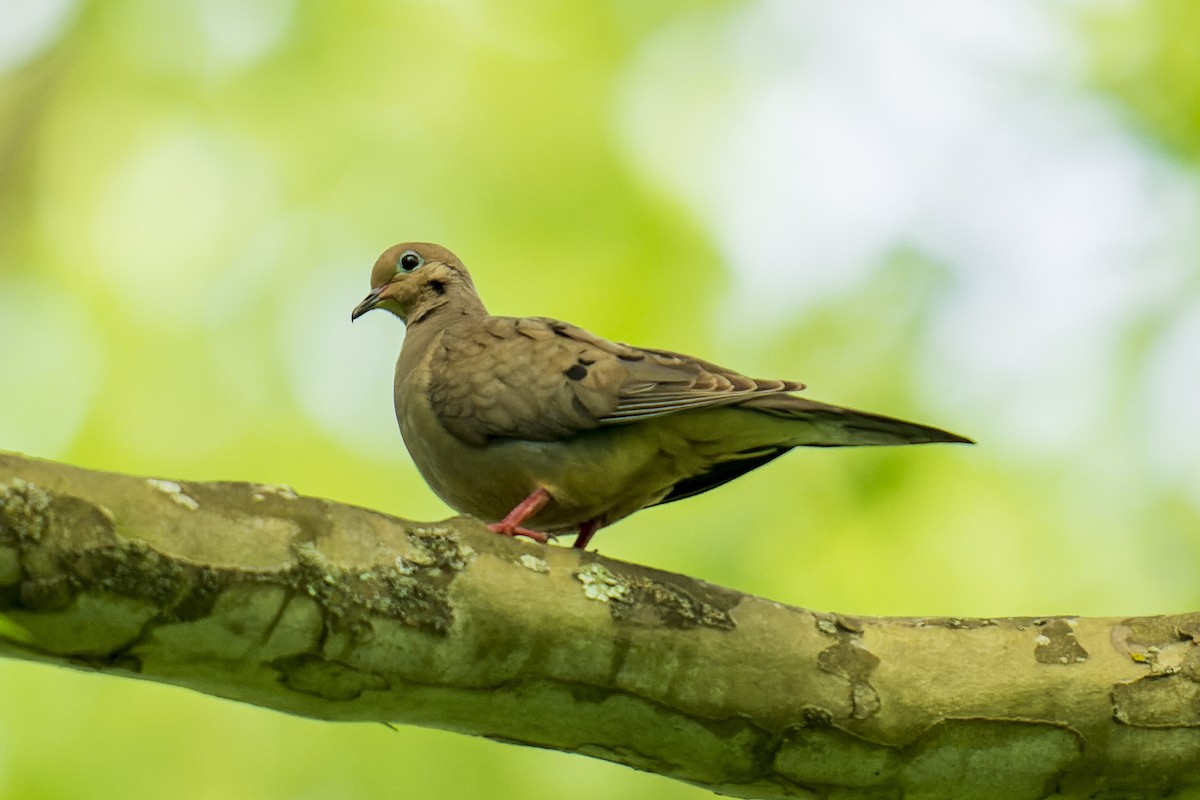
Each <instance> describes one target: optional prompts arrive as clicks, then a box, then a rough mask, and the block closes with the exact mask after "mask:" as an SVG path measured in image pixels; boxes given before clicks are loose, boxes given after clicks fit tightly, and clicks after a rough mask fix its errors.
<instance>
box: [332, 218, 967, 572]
mask: <svg viewBox="0 0 1200 800" xmlns="http://www.w3.org/2000/svg"><path fill="white" fill-rule="evenodd" d="M377 308H382V309H385V310H387V311H389V312H391V313H392V314H394V315H395V316H397V317H399V318H400V319H401V320H402V321H403V322H404V324H405V335H404V340H403V343H402V346H401V348H400V355H399V358H398V359H397V361H396V372H395V383H394V400H395V410H396V419H397V422H398V423H399V426H400V434H401V436H402V438H403V440H404V444H405V446H406V447H407V448H408V452H409V454H410V455H411V456H412V460H413V462H414V463H415V464H416V467H417V470H418V471H419V472H420V473H421V476H422V477H423V478H424V479H425V481H426V482H427V483H428V484H429V486H430V488H432V489H433V491H434V493H436V494H437V495H438V496H439V497H441V499H442V500H444V501H445V502H446V504H447V505H449V506H450V507H452V508H453V509H455V510H456V511H458V512H459V513H460V514H466V515H469V516H472V517H475V518H477V519H479V520H481V521H483V522H485V523H486V524H487V526H488V528H489V529H490V530H492V531H493V532H495V533H498V534H503V535H506V536H522V537H527V538H529V539H532V540H534V541H537V542H542V543H545V542H547V541H548V540H549V539H550V538H552V537H557V536H558V535H565V534H569V533H576V534H577V535H576V538H575V541H574V546H575V547H577V548H581V549H582V548H586V547H587V545H588V543H589V542H590V541H591V539H592V537H593V535H595V533H596V531H597V530H599V529H600V528H602V527H604V526H607V525H611V524H613V523H614V522H617V521H618V520H620V519H623V518H625V517H627V516H629V515H630V514H632V513H634V512H635V511H639V510H641V509H643V508H648V507H650V506H656V505H662V504H664V503H671V502H675V501H676V500H683V499H685V498H689V497H694V496H696V495H698V494H701V493H702V492H707V491H708V490H710V489H714V488H716V487H718V486H720V485H722V484H724V483H727V482H729V481H731V480H733V479H735V478H738V477H740V476H742V475H745V474H746V473H748V472H750V471H751V470H754V469H757V468H758V467H761V466H763V465H764V464H766V463H768V462H770V461H773V460H774V459H776V458H778V457H779V456H781V455H783V454H784V453H786V452H787V451H788V450H791V449H792V448H793V447H840V446H853V445H901V444H925V443H932V442H958V443H965V444H971V443H972V441H971V440H970V439H968V438H966V437H964V436H959V435H958V434H955V433H950V432H948V431H944V430H941V429H938V428H934V427H930V426H927V425H920V424H917V423H913V422H905V421H903V420H899V419H893V418H891V417H886V416H882V415H879V414H872V413H868V412H864V411H855V410H853V409H848V408H842V407H839V406H835V405H829V404H826V403H821V402H818V401H815V400H809V399H807V398H803V397H799V396H797V395H796V394H795V393H796V392H799V391H800V390H802V389H803V388H804V385H803V384H802V383H799V382H797V381H790V380H761V379H756V378H750V377H747V376H745V375H742V374H740V373H738V372H735V371H734V370H731V369H727V368H725V367H722V366H719V365H717V364H714V363H711V362H709V361H705V360H703V359H700V358H695V357H692V356H688V355H684V354H682V353H676V352H671V351H669V350H654V349H650V348H643V347H634V346H632V345H628V344H622V343H619V342H615V341H609V340H607V339H603V338H601V337H599V336H596V335H594V334H592V333H589V332H588V331H586V330H584V329H583V328H580V327H577V326H575V325H571V324H569V323H567V322H562V321H560V320H556V319H551V318H548V317H510V316H493V315H491V314H489V313H488V311H487V309H486V308H485V307H484V304H483V301H482V300H481V299H480V298H479V294H478V292H477V291H476V290H475V284H474V282H473V280H472V278H471V274H470V273H469V272H468V271H467V268H466V267H465V266H464V265H463V262H462V261H461V260H459V258H458V257H457V256H456V255H454V254H453V253H452V252H450V251H449V250H447V249H446V248H445V247H442V246H441V245H437V244H432V243H428V242H405V243H401V244H397V245H393V246H392V247H389V248H388V249H387V250H385V251H384V252H383V254H382V255H380V256H379V258H378V260H376V262H375V265H374V267H373V268H372V270H371V291H370V293H369V294H367V296H366V297H365V298H364V299H363V301H362V302H361V303H359V304H358V305H357V306H356V307H355V308H354V310H353V311H352V312H351V321H353V320H356V319H358V318H359V317H361V316H362V315H363V314H365V313H367V312H368V311H371V310H373V309H377Z"/></svg>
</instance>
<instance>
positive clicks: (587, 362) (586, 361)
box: [579, 356, 596, 367]
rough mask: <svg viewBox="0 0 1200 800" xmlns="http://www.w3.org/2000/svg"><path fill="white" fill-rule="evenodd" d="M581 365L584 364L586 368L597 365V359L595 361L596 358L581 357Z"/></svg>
mask: <svg viewBox="0 0 1200 800" xmlns="http://www.w3.org/2000/svg"><path fill="white" fill-rule="evenodd" d="M579 363H580V364H583V365H584V366H585V367H590V366H591V365H592V364H595V363H596V359H594V358H584V357H583V356H580V357H579Z"/></svg>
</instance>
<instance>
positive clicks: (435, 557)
mask: <svg viewBox="0 0 1200 800" xmlns="http://www.w3.org/2000/svg"><path fill="white" fill-rule="evenodd" d="M1198 638H1200V614H1183V615H1177V616H1163V617H1142V618H1129V619H1086V618H1071V617H1044V618H1005V619H930V618H924V619H918V618H866V617H857V618H851V617H846V616H842V615H839V614H826V613H818V612H814V611H808V610H804V609H799V608H792V607H788V606H784V605H780V604H778V603H773V602H770V601H768V600H763V599H760V598H757V597H752V596H748V595H744V594H741V593H738V592H735V591H732V590H729V589H724V588H720V587H717V586H712V585H710V584H706V583H704V582H702V581H699V580H696V579H693V578H688V577H685V576H680V575H672V574H669V573H664V572H660V571H657V570H653V569H648V568H646V567H640V566H636V565H632V564H625V563H621V562H619V561H614V560H612V559H608V558H604V557H602V556H599V555H597V554H595V553H580V552H578V551H574V550H571V549H568V548H563V547H553V546H549V547H548V546H543V545H538V544H534V543H531V542H525V541H514V540H510V539H506V538H504V537H500V536H496V535H494V534H491V533H489V532H488V531H487V530H486V529H484V528H483V526H481V525H479V524H478V523H475V522H473V521H470V520H465V519H454V520H448V521H445V522H439V523H416V522H410V521H406V520H400V519H395V518H392V517H388V516H385V515H382V514H379V513H376V512H372V511H368V510H364V509H360V508H354V507H351V506H345V505H341V504H338V503H334V502H330V501H327V500H319V499H315V498H308V497H298V496H296V495H295V494H294V493H293V492H291V490H289V489H287V488H286V487H274V486H263V485H257V484H244V483H173V482H169V481H158V480H151V479H144V478H135V477H128V476H122V475H114V474H109V473H102V472H95V471H89V470H83V469H78V468H75V467H70V466H66V465H62V464H56V463H51V462H45V461H38V460H34V459H29V458H25V457H22V456H18V455H10V454H0V655H4V656H9V657H14V658H24V659H31V660H36V661H43V662H47V663H53V664H58V665H62V666H69V667H75V668H78V669H86V670H93V671H99V672H110V673H116V674H122V675H130V676H135V677H140V678H146V679H149V680H156V681H163V682H167V683H173V684H177V685H180V686H186V687H189V688H192V689H195V690H197V691H201V692H206V693H209V694H213V695H217V696H220V697H227V698H233V699H237V700H242V701H244V702H247V703H253V704H256V705H260V706H265V707H269V708H274V709H278V710H280V711H285V712H288V713H292V714H299V715H303V716H308V717H316V718H321V719H329V720H357V721H363V720H377V721H383V722H399V723H408V724H415V725H428V726H432V727H438V728H445V729H449V730H454V731H460V732H463V733H470V734H475V735H481V736H488V737H491V738H494V739H500V740H504V741H508V742H515V743H520V744H529V745H536V746H540V747H550V748H556V749H560V750H567V751H572V752H576V753H581V754H584V755H589V756H594V757H597V758H603V759H607V760H609V761H614V762H617V763H621V764H626V765H629V766H631V767H635V768H638V769H643V770H649V771H652V772H656V773H660V774H662V775H666V776H669V777H673V778H677V779H679V780H683V781H688V782H691V783H694V784H699V785H702V786H706V787H709V788H711V789H713V790H715V791H718V792H721V793H725V794H730V795H734V796H739V797H762V798H775V797H830V796H836V797H838V798H868V797H869V798H878V797H899V796H904V797H960V798H966V797H970V798H992V797H995V798H1004V800H1012V799H1013V798H1039V797H1049V796H1056V797H1092V796H1096V795H1100V794H1102V795H1103V796H1105V797H1109V798H1115V797H1146V796H1161V795H1166V794H1168V793H1170V792H1181V791H1183V790H1185V789H1191V790H1192V791H1197V790H1198V789H1200V772H1197V771H1196V770H1195V769H1194V768H1193V767H1194V765H1195V764H1196V763H1200V650H1198V649H1197V639H1198Z"/></svg>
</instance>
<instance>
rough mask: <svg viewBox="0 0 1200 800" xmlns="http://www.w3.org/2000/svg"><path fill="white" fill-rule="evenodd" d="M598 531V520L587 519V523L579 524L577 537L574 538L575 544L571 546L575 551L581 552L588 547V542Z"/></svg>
mask: <svg viewBox="0 0 1200 800" xmlns="http://www.w3.org/2000/svg"><path fill="white" fill-rule="evenodd" d="M598 530H600V520H598V519H589V520H588V521H587V522H583V523H580V525H579V535H578V536H576V537H575V544H573V545H572V547H574V548H575V549H577V550H582V549H583V548H585V547H587V546H588V542H590V541H591V540H592V537H593V536H595V535H596V531H598Z"/></svg>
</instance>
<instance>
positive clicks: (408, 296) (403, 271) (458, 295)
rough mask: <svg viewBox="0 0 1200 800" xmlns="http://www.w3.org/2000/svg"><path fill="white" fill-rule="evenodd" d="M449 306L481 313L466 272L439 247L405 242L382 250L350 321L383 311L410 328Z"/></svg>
mask: <svg viewBox="0 0 1200 800" xmlns="http://www.w3.org/2000/svg"><path fill="white" fill-rule="evenodd" d="M450 305H455V306H460V307H463V308H464V310H472V311H473V310H476V309H478V310H479V311H480V312H483V304H482V303H481V302H480V300H479V296H478V295H477V294H476V293H475V284H474V283H472V281H471V274H470V273H469V272H467V268H466V267H464V266H463V263H462V262H461V261H459V260H458V256H456V255H454V253H451V252H450V251H449V250H447V249H446V248H444V247H442V246H441V245H436V244H429V243H428V242H404V243H402V244H397V245H392V246H391V247H389V248H388V249H387V250H384V251H383V255H381V256H380V257H379V259H378V260H377V261H376V262H375V266H374V267H373V268H372V269H371V292H370V294H368V295H367V296H366V297H365V298H364V299H363V301H362V302H361V303H359V304H358V305H357V306H355V307H354V311H353V312H351V314H350V319H351V320H355V319H358V318H359V317H361V316H362V315H363V314H365V313H367V312H368V311H370V310H371V309H374V308H385V309H387V310H388V311H390V312H392V313H393V314H395V315H396V316H397V317H399V318H400V319H402V320H404V321H405V322H407V323H410V324H411V323H413V322H417V321H419V320H420V319H423V318H424V317H426V316H428V315H429V314H431V313H432V312H434V311H436V310H437V309H439V308H443V307H446V306H450ZM484 313H486V312H484Z"/></svg>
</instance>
